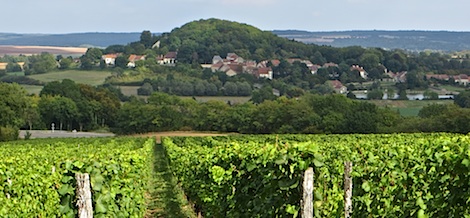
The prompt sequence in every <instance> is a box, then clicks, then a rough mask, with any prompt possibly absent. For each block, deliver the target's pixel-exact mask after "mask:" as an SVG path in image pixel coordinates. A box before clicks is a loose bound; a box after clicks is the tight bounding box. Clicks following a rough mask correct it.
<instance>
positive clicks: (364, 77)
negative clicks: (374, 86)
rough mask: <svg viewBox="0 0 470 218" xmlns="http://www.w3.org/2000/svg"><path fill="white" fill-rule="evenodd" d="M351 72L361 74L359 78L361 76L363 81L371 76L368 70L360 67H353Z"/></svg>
mask: <svg viewBox="0 0 470 218" xmlns="http://www.w3.org/2000/svg"><path fill="white" fill-rule="evenodd" d="M349 70H350V71H357V72H359V76H361V77H362V78H363V79H367V76H368V75H369V74H368V73H367V72H366V70H364V68H363V67H360V66H359V65H352V66H351V68H350V69H349Z"/></svg>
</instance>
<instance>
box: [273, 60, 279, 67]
mask: <svg viewBox="0 0 470 218" xmlns="http://www.w3.org/2000/svg"><path fill="white" fill-rule="evenodd" d="M271 64H272V65H273V67H277V66H279V64H281V61H280V60H278V59H274V60H271Z"/></svg>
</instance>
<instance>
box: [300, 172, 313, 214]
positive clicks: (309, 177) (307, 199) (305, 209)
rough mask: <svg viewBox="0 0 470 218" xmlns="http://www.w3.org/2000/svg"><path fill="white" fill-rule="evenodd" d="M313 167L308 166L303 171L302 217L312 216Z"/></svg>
mask: <svg viewBox="0 0 470 218" xmlns="http://www.w3.org/2000/svg"><path fill="white" fill-rule="evenodd" d="M313 178H314V173H313V168H312V167H309V168H308V169H307V170H306V171H305V173H304V183H303V199H302V202H301V205H302V218H312V217H313Z"/></svg>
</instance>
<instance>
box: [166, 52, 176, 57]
mask: <svg viewBox="0 0 470 218" xmlns="http://www.w3.org/2000/svg"><path fill="white" fill-rule="evenodd" d="M176 55H177V53H176V52H175V51H170V52H168V53H166V55H165V58H176Z"/></svg>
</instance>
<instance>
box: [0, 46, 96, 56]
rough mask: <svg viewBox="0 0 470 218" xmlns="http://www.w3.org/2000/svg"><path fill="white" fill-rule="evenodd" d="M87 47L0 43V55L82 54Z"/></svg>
mask: <svg viewBox="0 0 470 218" xmlns="http://www.w3.org/2000/svg"><path fill="white" fill-rule="evenodd" d="M86 51H87V48H81V47H57V46H11V45H0V56H1V55H33V54H41V53H42V52H47V53H50V54H56V55H58V54H61V55H66V56H67V55H72V56H74V55H75V56H76V55H83V54H85V52H86Z"/></svg>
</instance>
